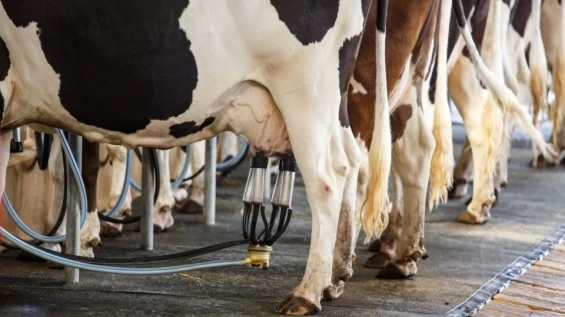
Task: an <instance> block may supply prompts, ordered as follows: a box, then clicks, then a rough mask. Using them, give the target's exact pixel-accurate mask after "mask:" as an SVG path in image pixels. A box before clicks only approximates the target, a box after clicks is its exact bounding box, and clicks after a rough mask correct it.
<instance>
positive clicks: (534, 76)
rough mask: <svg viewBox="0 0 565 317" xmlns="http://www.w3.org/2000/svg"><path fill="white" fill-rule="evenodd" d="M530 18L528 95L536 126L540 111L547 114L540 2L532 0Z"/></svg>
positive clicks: (545, 70) (545, 60)
mask: <svg viewBox="0 0 565 317" xmlns="http://www.w3.org/2000/svg"><path fill="white" fill-rule="evenodd" d="M532 5H533V8H532V9H533V10H532V18H533V21H532V22H533V23H534V30H533V34H532V41H531V44H530V53H529V54H530V56H529V58H530V94H531V95H532V107H533V122H532V123H533V124H534V125H536V126H537V117H538V115H539V113H540V111H543V112H547V111H548V109H547V99H546V92H547V85H546V78H547V59H546V57H545V49H544V47H543V41H542V38H541V26H540V23H541V19H540V17H541V0H534V1H533V3H532Z"/></svg>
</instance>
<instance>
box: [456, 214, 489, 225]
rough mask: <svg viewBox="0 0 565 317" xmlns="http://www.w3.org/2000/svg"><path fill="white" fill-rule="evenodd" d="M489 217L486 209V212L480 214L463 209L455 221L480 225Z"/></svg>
mask: <svg viewBox="0 0 565 317" xmlns="http://www.w3.org/2000/svg"><path fill="white" fill-rule="evenodd" d="M489 219H490V213H489V212H488V211H487V212H486V213H482V214H481V215H475V214H472V213H470V212H468V211H464V212H463V213H462V214H461V215H459V218H457V222H460V223H467V224H471V225H482V224H484V223H486V222H487V221H488V220H489Z"/></svg>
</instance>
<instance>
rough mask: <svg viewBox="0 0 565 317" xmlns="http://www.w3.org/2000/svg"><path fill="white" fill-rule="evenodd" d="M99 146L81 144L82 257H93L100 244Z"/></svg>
mask: <svg viewBox="0 0 565 317" xmlns="http://www.w3.org/2000/svg"><path fill="white" fill-rule="evenodd" d="M99 151H100V145H99V144H98V143H92V142H89V141H87V140H83V142H82V179H83V180H84V186H85V190H86V198H87V207H88V209H87V217H86V222H85V224H84V227H83V228H82V229H81V231H80V241H81V244H80V253H81V255H82V256H90V257H94V251H93V248H95V247H97V246H98V245H99V244H100V219H99V218H98V210H97V208H96V203H97V201H96V200H97V195H96V194H97V180H98V171H99V170H100V161H99Z"/></svg>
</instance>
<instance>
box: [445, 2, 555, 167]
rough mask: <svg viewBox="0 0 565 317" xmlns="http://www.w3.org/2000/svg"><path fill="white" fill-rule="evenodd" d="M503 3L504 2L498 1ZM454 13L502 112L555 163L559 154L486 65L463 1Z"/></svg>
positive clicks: (475, 64) (483, 78) (473, 60)
mask: <svg viewBox="0 0 565 317" xmlns="http://www.w3.org/2000/svg"><path fill="white" fill-rule="evenodd" d="M496 1H497V2H498V1H502V0H496ZM453 9H454V13H455V18H456V20H457V25H458V27H459V30H460V32H461V36H462V37H463V39H464V41H465V44H466V45H467V48H468V50H469V53H470V54H469V55H470V57H471V60H472V62H473V65H474V66H475V70H476V71H477V74H478V75H479V78H480V79H481V81H482V82H483V83H484V84H485V86H486V87H487V88H488V89H489V91H490V92H491V93H492V96H493V97H494V99H495V100H496V104H497V105H498V106H499V107H500V108H502V111H503V112H504V113H505V114H507V113H510V114H511V115H512V116H513V117H514V118H515V119H516V121H517V122H518V123H520V125H521V126H522V127H523V128H524V130H525V131H526V132H527V133H528V135H529V136H530V137H531V138H532V141H533V144H534V145H535V146H536V147H537V148H538V149H539V151H540V152H541V153H542V154H543V156H544V157H545V158H546V159H547V160H549V161H554V160H555V157H556V155H557V153H556V152H555V150H554V149H553V148H551V146H549V145H548V144H546V143H545V141H544V138H543V136H542V134H541V133H540V132H539V131H538V130H537V129H536V127H535V126H534V125H533V124H532V123H531V122H530V121H529V119H528V116H527V115H526V112H525V111H524V109H523V108H522V106H521V105H520V102H519V101H518V98H517V97H516V95H514V93H512V91H511V90H510V89H509V88H508V87H507V86H506V85H505V84H504V82H503V81H501V80H500V79H498V78H497V77H496V76H495V75H494V74H493V73H492V72H491V71H490V70H489V69H488V67H487V66H486V65H485V63H484V62H483V60H482V58H481V56H480V54H479V51H478V50H477V47H476V46H475V43H474V42H473V38H472V37H471V32H470V31H469V28H468V27H467V21H466V20H465V14H464V12H463V5H462V3H461V0H454V6H453Z"/></svg>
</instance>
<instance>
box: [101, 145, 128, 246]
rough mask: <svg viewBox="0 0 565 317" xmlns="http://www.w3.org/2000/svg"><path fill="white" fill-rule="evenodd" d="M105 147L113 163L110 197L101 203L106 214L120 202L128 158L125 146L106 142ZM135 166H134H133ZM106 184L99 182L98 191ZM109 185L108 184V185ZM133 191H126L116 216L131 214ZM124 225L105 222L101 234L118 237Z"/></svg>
mask: <svg viewBox="0 0 565 317" xmlns="http://www.w3.org/2000/svg"><path fill="white" fill-rule="evenodd" d="M105 147H106V149H107V151H108V161H109V164H110V165H111V183H110V184H109V185H110V193H109V197H108V201H104V202H103V203H99V205H100V206H101V208H105V209H106V211H105V214H108V213H109V212H110V211H111V210H112V209H113V208H114V206H115V205H116V204H117V203H118V200H119V198H120V194H121V192H122V188H123V184H124V179H125V173H126V164H127V162H126V158H127V149H126V148H125V147H123V146H119V145H111V144H105ZM132 168H133V167H132ZM104 185H105V184H103V183H99V184H97V188H98V191H103V188H99V187H103V186H104ZM106 186H107V185H106ZM131 201H132V198H131V192H130V191H128V193H126V197H125V201H124V203H123V205H122V207H121V209H120V210H119V211H118V213H117V216H115V218H118V219H119V218H123V217H124V216H131V215H132V211H131ZM123 226H124V225H122V224H116V223H111V222H103V223H102V224H101V226H100V235H101V236H103V237H117V236H120V235H121V232H122V228H123Z"/></svg>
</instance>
